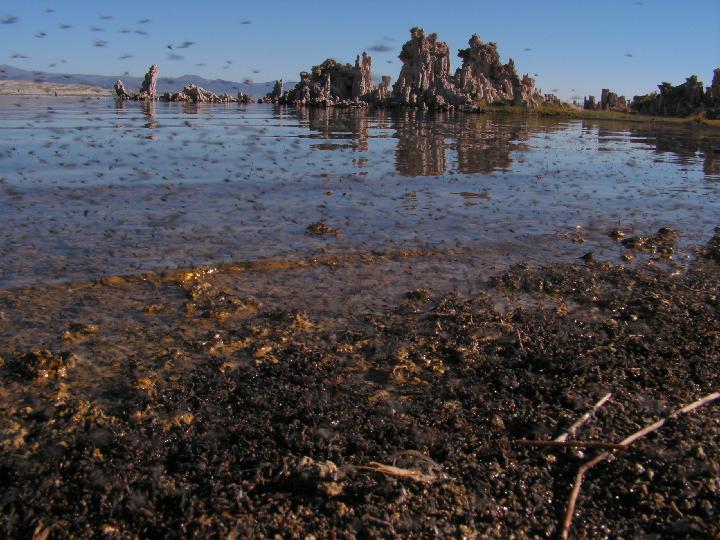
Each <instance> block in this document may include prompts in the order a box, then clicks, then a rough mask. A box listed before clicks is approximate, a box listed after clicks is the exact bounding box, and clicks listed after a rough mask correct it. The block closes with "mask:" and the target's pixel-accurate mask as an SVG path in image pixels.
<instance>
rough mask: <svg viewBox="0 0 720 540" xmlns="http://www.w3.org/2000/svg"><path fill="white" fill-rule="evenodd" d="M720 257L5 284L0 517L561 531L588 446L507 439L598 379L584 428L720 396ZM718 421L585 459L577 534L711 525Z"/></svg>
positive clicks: (41, 528) (419, 531)
mask: <svg viewBox="0 0 720 540" xmlns="http://www.w3.org/2000/svg"><path fill="white" fill-rule="evenodd" d="M630 247H637V246H630ZM644 248H648V244H647V243H646V244H645V246H644ZM644 248H643V249H644ZM656 248H657V246H655V247H654V248H652V249H653V251H656ZM719 250H720V238H718V237H717V236H716V237H715V238H713V239H712V240H711V241H710V242H709V243H708V244H706V245H704V246H700V247H698V248H697V250H696V251H695V255H696V258H695V259H694V260H693V262H691V263H689V264H684V265H678V264H673V263H671V262H669V263H663V262H662V261H661V260H660V259H655V258H652V257H651V258H650V259H642V258H641V259H642V260H640V261H639V262H636V263H634V264H629V263H628V264H616V263H610V262H603V261H599V260H594V259H593V258H592V257H587V258H586V259H587V260H585V261H578V264H564V263H557V264H547V265H545V266H542V267H530V266H525V265H515V266H513V267H511V268H510V269H507V270H505V271H501V272H498V273H496V274H495V275H492V276H487V275H485V274H484V273H480V272H475V273H473V271H472V268H471V267H467V268H465V269H464V272H463V273H462V274H463V278H462V279H458V278H457V276H458V275H459V274H460V273H459V272H458V271H457V269H458V268H460V267H462V264H463V261H462V260H461V259H452V258H449V257H447V255H443V256H433V255H427V256H424V257H416V256H414V254H411V253H396V254H389V255H366V256H364V257H345V258H326V259H319V260H309V261H307V262H306V263H305V264H297V265H285V266H282V265H280V266H278V267H276V268H270V267H263V268H252V267H243V268H238V267H232V266H226V267H223V268H218V269H214V270H213V269H195V270H193V271H183V272H175V273H169V274H158V275H150V274H147V275H143V276H137V277H124V278H120V277H111V278H105V279H103V280H100V281H96V282H84V283H73V284H66V285H55V286H51V287H35V288H32V289H21V290H6V291H1V292H0V334H1V335H2V340H0V343H1V344H2V345H0V357H2V359H3V360H2V363H3V365H2V367H1V368H0V370H1V371H2V378H3V381H4V384H3V385H2V388H1V390H0V391H1V394H0V444H1V445H2V447H3V452H2V454H1V455H0V479H1V483H2V486H3V490H2V494H0V500H1V501H2V510H3V516H4V517H3V520H2V521H1V522H0V531H2V535H3V536H5V537H8V538H29V537H32V536H33V534H35V535H36V537H42V538H70V537H76V538H77V537H80V538H90V537H107V538H137V537H143V538H161V537H162V538H172V537H198V538H246V537H274V536H276V535H280V536H281V537H283V538H309V537H315V538H331V537H337V538H354V537H359V538H375V537H408V536H417V537H437V536H442V537H467V538H473V537H493V538H507V537H510V536H512V535H515V536H517V537H553V536H555V535H556V534H557V533H558V526H559V523H560V522H561V520H562V516H563V514H564V512H565V508H566V504H567V499H568V495H569V492H570V489H571V486H572V482H573V479H574V476H575V473H576V471H577V469H578V467H579V466H580V465H581V464H582V463H584V462H585V461H587V459H589V458H590V457H592V456H593V455H594V452H593V451H587V452H586V453H585V456H584V457H581V456H580V455H578V454H577V452H575V451H572V450H566V449H549V450H548V449H543V448H532V447H522V446H519V445H517V444H515V442H514V441H515V440H517V439H524V438H529V439H552V438H554V437H556V436H557V435H559V434H560V433H562V432H563V430H565V429H566V428H567V427H568V426H569V425H570V424H572V423H573V422H574V421H575V420H576V419H577V418H578V417H580V416H581V415H582V414H583V413H584V412H585V411H587V410H588V409H589V408H590V407H592V405H593V403H595V402H596V401H597V400H598V399H599V398H600V397H601V396H602V395H603V394H604V393H606V392H611V393H612V398H611V400H610V401H609V402H608V403H607V404H606V405H605V406H604V407H603V408H602V409H600V410H599V411H598V413H597V415H596V417H595V418H594V419H593V420H592V421H591V422H589V423H588V424H587V425H586V426H584V427H583V428H582V429H581V430H580V432H579V433H578V434H577V438H579V439H583V440H597V441H604V442H618V441H620V440H621V439H622V438H624V437H625V436H627V435H629V434H630V433H632V432H634V431H636V430H638V429H640V428H641V427H643V426H645V425H647V424H649V423H652V422H653V421H655V420H657V419H658V418H662V417H665V416H668V415H669V414H670V413H671V412H672V411H674V410H675V409H677V408H678V407H679V406H681V405H683V404H686V403H689V402H692V401H693V400H695V399H698V398H699V397H701V396H703V395H705V394H708V393H710V392H712V391H714V390H717V389H718V388H720V369H718V367H719V366H718V358H720V322H719V317H718V315H719V314H720V301H719V300H718V292H719V291H718V283H720V280H719V279H718V278H720V266H718V260H720V251H719ZM368 291H371V292H368ZM718 410H719V409H718V405H717V404H714V405H713V404H711V405H708V406H707V407H704V408H702V409H699V410H697V411H696V412H694V413H693V414H691V415H687V416H683V417H680V418H678V419H677V420H674V421H672V422H670V423H669V424H668V425H667V426H665V427H664V428H663V429H662V430H660V431H659V432H657V433H656V434H653V435H650V436H648V437H647V438H645V439H642V440H641V441H639V442H638V443H637V444H635V445H633V446H632V447H631V448H630V449H629V450H627V451H624V452H618V453H617V455H616V457H615V459H613V460H611V461H608V462H605V463H603V464H601V465H598V466H597V467H596V468H594V469H593V470H591V471H590V473H589V474H588V477H587V479H586V481H585V484H584V485H583V489H582V492H581V494H580V497H579V500H578V509H577V513H576V517H575V520H574V522H573V529H572V531H573V534H574V537H578V538H595V537H598V536H609V537H625V538H627V537H653V538H665V537H708V538H716V537H718V536H720V528H719V527H718V522H720V520H718V515H717V512H718V508H720V465H719V462H718V455H720V453H719V447H720V413H719V412H718ZM44 534H47V536H42V535H44ZM37 535H40V536H37Z"/></svg>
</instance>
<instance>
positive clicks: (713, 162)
mask: <svg viewBox="0 0 720 540" xmlns="http://www.w3.org/2000/svg"><path fill="white" fill-rule="evenodd" d="M0 118H2V120H1V121H0V231H1V232H0V260H1V261H2V265H1V266H0V288H15V287H21V286H27V285H36V284H41V283H51V282H64V281H75V280H83V279H88V278H90V279H94V278H98V277H101V276H105V275H115V274H125V275H127V274H135V273H138V272H146V271H157V270H165V269H172V268H177V267H195V266H197V265H204V264H212V263H218V262H230V261H235V262H238V261H253V260H258V259H266V258H273V259H275V258H285V259H286V258H307V257H313V256H317V255H328V254H338V253H347V252H369V251H372V250H383V251H385V252H388V251H400V250H406V249H421V250H426V251H437V250H443V249H447V248H454V247H458V246H459V247H461V248H463V249H469V250H472V251H473V252H474V253H475V254H476V256H477V257H478V258H484V257H487V258H493V259H495V258H497V257H501V256H503V255H504V254H508V255H511V254H515V255H517V254H522V255H523V256H524V257H525V258H526V259H529V260H531V261H535V262H543V261H544V260H548V259H549V258H551V257H552V258H553V259H557V257H558V256H561V257H565V258H574V257H577V256H579V255H580V254H582V253H584V252H586V251H589V250H593V251H595V252H596V253H604V252H607V253H613V254H614V256H616V257H617V256H618V253H619V251H618V247H617V243H616V242H615V241H614V240H612V239H610V238H608V236H607V232H608V230H609V229H611V228H614V227H622V228H624V229H626V230H628V231H629V232H630V231H635V232H636V233H638V234H640V233H641V234H653V233H654V232H655V231H656V230H657V228H658V227H660V226H664V225H669V226H672V227H673V228H675V229H678V230H679V231H680V232H681V234H682V237H681V240H680V242H679V244H680V245H689V244H693V243H701V242H703V241H705V240H706V239H707V237H708V236H710V235H711V233H712V230H713V227H715V226H716V225H718V223H717V216H718V215H720V197H718V195H719V194H720V131H718V130H711V129H708V128H700V127H695V126H675V125H662V126H661V125H657V126H653V125H649V124H632V123H620V122H597V121H586V120H557V119H537V118H530V119H526V118H513V117H508V116H492V115H468V114H461V113H445V114H433V113H425V112H422V111H400V112H398V111H394V112H390V111H377V112H370V113H367V112H364V111H356V110H307V109H304V110H296V109H292V108H276V107H273V106H269V105H250V106H238V105H235V104H233V105H227V106H225V105H221V106H218V105H213V106H197V105H187V104H174V103H171V104H167V103H157V104H154V103H153V104H141V103H120V104H118V103H116V102H115V101H114V100H112V99H78V98H73V99H65V98H19V97H0ZM319 220H322V221H324V222H325V223H327V224H328V225H329V226H330V227H333V228H336V229H339V231H340V234H339V235H338V236H332V235H325V236H323V237H314V236H310V235H308V234H306V228H307V226H308V225H309V224H311V223H313V222H316V221H319ZM580 239H582V240H583V242H578V240H580Z"/></svg>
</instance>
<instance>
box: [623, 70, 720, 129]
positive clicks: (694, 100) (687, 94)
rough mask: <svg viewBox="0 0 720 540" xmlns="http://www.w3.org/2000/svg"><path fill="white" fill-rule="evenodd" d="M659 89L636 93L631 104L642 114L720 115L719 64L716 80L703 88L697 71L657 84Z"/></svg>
mask: <svg viewBox="0 0 720 540" xmlns="http://www.w3.org/2000/svg"><path fill="white" fill-rule="evenodd" d="M658 90H659V91H658V92H652V93H650V94H646V95H642V96H635V97H634V98H633V101H632V104H631V108H632V110H634V111H637V112H639V113H640V114H647V115H657V116H690V115H693V114H702V113H704V114H705V115H706V116H707V117H708V118H720V68H717V69H715V70H714V72H713V82H712V84H711V85H710V86H708V87H707V88H704V89H703V83H702V82H701V81H699V80H698V78H697V76H696V75H693V76H691V77H688V78H687V79H686V80H685V82H684V83H683V84H679V85H677V86H673V85H672V84H670V83H669V82H663V83H662V84H659V85H658Z"/></svg>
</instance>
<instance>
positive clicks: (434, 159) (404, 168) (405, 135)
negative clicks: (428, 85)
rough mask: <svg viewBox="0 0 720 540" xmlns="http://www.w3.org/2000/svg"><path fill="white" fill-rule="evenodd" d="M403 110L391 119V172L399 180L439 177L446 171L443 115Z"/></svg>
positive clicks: (445, 116) (444, 117) (444, 119)
mask: <svg viewBox="0 0 720 540" xmlns="http://www.w3.org/2000/svg"><path fill="white" fill-rule="evenodd" d="M433 117H434V118H431V117H430V115H428V114H426V113H425V112H424V111H418V110H414V109H412V110H405V111H402V112H401V113H400V114H399V115H396V116H395V117H394V118H393V127H394V128H395V137H396V138H397V148H396V150H395V168H396V170H397V172H398V174H400V175H402V176H440V175H442V174H444V173H445V171H446V170H447V167H448V162H447V153H446V150H447V148H446V143H445V135H444V131H445V130H443V122H445V121H446V118H447V115H446V114H444V113H441V114H437V115H433Z"/></svg>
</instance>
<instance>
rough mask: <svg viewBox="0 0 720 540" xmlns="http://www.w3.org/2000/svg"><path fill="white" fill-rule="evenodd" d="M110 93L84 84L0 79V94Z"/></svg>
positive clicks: (82, 95)
mask: <svg viewBox="0 0 720 540" xmlns="http://www.w3.org/2000/svg"><path fill="white" fill-rule="evenodd" d="M112 95H113V92H112V90H107V89H105V88H100V87H99V86H90V85H86V84H63V83H47V82H34V81H14V80H1V81H0V96H58V97H63V96H67V97H88V96H91V97H92V96H95V97H110V96H112Z"/></svg>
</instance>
